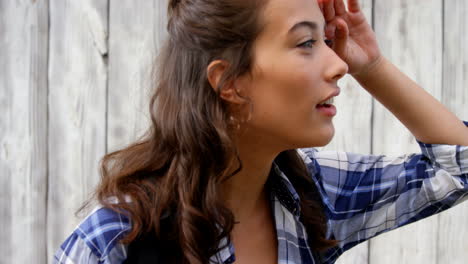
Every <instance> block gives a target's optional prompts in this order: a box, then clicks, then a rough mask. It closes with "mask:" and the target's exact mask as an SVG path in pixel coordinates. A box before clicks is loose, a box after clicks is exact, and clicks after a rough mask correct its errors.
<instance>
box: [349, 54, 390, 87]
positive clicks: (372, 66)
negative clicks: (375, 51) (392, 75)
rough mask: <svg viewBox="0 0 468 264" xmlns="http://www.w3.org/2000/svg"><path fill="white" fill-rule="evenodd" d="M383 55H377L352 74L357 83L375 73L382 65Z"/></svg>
mask: <svg viewBox="0 0 468 264" xmlns="http://www.w3.org/2000/svg"><path fill="white" fill-rule="evenodd" d="M384 62H385V57H384V56H382V55H379V56H378V57H377V58H376V59H375V60H374V61H373V62H371V63H369V65H367V66H366V67H364V68H363V69H362V70H361V71H359V72H357V73H354V74H352V75H351V76H353V78H354V79H356V80H357V81H358V82H359V83H362V82H365V80H367V79H369V78H371V77H372V76H373V75H375V74H376V73H377V72H378V71H379V69H380V68H382V67H383V66H384V64H385V63H384Z"/></svg>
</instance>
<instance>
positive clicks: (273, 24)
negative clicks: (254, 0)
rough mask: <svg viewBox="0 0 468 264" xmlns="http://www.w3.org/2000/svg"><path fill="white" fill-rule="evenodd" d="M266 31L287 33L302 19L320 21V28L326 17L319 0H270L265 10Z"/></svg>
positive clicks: (320, 28) (280, 33)
mask: <svg viewBox="0 0 468 264" xmlns="http://www.w3.org/2000/svg"><path fill="white" fill-rule="evenodd" d="M262 19H263V22H264V25H265V27H264V32H263V33H266V34H268V31H270V32H274V33H275V35H277V36H278V35H286V34H288V31H289V29H290V28H291V27H293V26H294V25H295V24H296V23H299V22H301V21H313V22H316V23H318V26H319V30H322V29H323V27H324V25H325V19H324V18H323V15H322V12H321V11H320V8H319V6H318V3H317V0H268V1H267V3H266V5H265V9H264V12H263V17H262Z"/></svg>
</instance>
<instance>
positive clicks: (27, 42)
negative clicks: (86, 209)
mask: <svg viewBox="0 0 468 264" xmlns="http://www.w3.org/2000/svg"><path fill="white" fill-rule="evenodd" d="M47 16H48V7H47V2H45V1H39V2H31V1H15V2H12V1H0V62H1V63H0V216H1V217H0V241H2V242H1V243H0V255H1V260H0V262H1V263H32V262H34V263H39V264H42V263H46V250H47V248H46V246H47V245H46V244H45V243H44V241H45V237H46V195H47V53H48V47H47V45H48V31H47V28H48V21H47Z"/></svg>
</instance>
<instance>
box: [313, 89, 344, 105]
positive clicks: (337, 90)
mask: <svg viewBox="0 0 468 264" xmlns="http://www.w3.org/2000/svg"><path fill="white" fill-rule="evenodd" d="M339 94H340V87H336V89H335V91H333V92H332V93H331V94H330V95H328V96H327V97H326V98H325V99H323V100H321V101H320V102H319V103H318V104H317V106H318V105H319V104H320V103H322V102H325V101H327V100H328V99H330V98H332V97H335V96H338V95H339Z"/></svg>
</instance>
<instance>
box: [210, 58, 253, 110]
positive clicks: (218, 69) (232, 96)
mask: <svg viewBox="0 0 468 264" xmlns="http://www.w3.org/2000/svg"><path fill="white" fill-rule="evenodd" d="M228 67H229V64H228V63H227V62H226V61H224V60H214V61H212V62H211V63H210V64H209V65H208V67H207V78H208V82H209V83H210V85H211V88H213V90H214V91H215V92H218V84H219V83H220V81H221V76H222V75H223V73H224V72H225V71H226V70H227V68H228ZM239 92H240V90H239V89H238V87H236V82H235V81H230V82H228V83H225V84H224V86H223V87H221V91H220V93H219V94H220V97H221V98H222V99H223V100H225V101H227V102H230V103H234V104H242V103H245V99H243V98H242V97H241V96H239Z"/></svg>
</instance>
